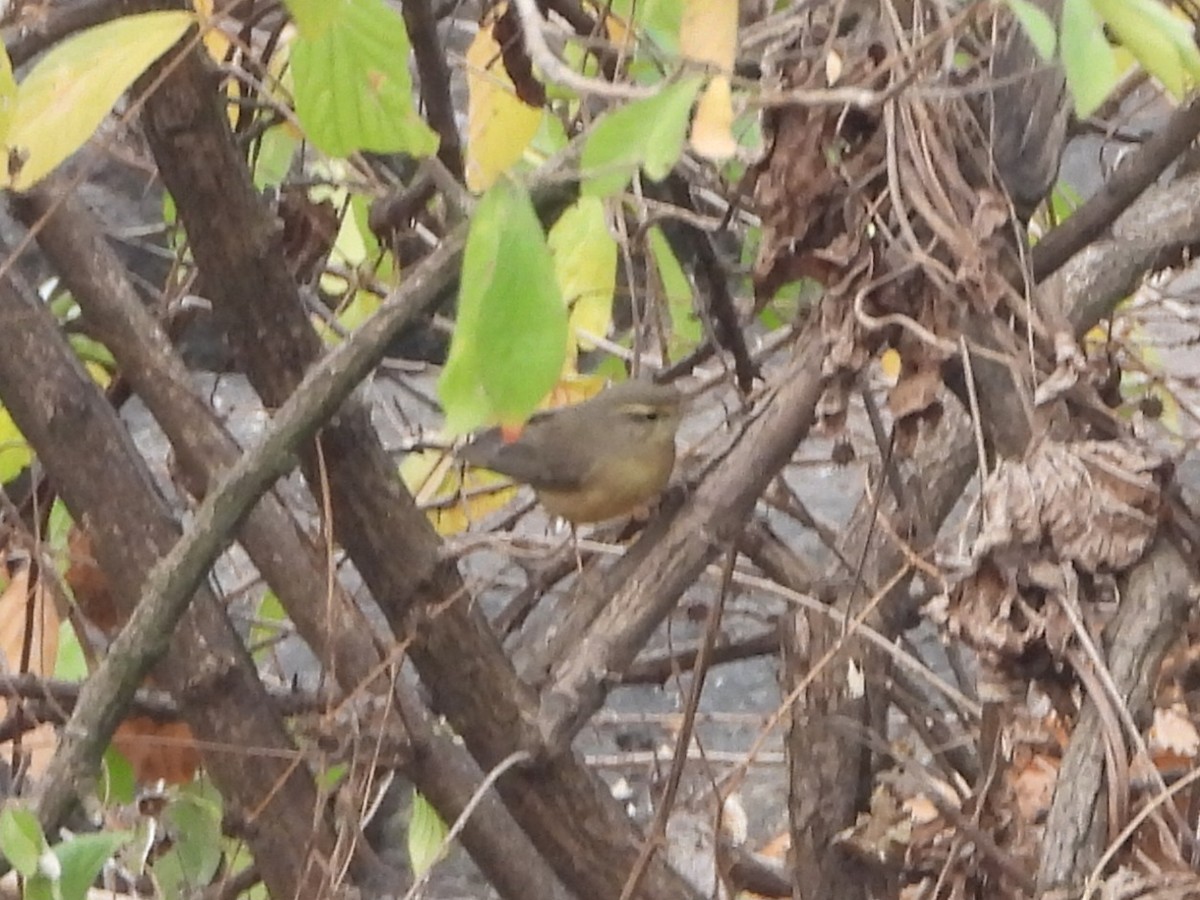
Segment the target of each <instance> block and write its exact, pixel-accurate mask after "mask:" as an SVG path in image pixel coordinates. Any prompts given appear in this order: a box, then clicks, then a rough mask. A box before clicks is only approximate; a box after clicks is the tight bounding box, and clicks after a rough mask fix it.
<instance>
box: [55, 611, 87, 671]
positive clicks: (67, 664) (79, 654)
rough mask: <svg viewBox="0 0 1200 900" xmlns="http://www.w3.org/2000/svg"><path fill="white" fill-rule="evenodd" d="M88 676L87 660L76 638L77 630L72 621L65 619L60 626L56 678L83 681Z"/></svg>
mask: <svg viewBox="0 0 1200 900" xmlns="http://www.w3.org/2000/svg"><path fill="white" fill-rule="evenodd" d="M87 674H88V670H87V660H86V659H85V658H84V656H83V647H81V646H80V644H79V638H77V637H76V636H75V628H74V626H73V625H71V621H70V619H63V620H62V622H60V623H59V625H58V654H57V655H56V656H55V658H54V677H55V678H59V679H61V680H63V681H83V679H85V678H87Z"/></svg>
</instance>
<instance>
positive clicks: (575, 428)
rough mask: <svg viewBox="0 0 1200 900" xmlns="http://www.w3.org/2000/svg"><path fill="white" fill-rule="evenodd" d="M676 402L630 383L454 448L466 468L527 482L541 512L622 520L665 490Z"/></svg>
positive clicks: (674, 394)
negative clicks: (508, 434)
mask: <svg viewBox="0 0 1200 900" xmlns="http://www.w3.org/2000/svg"><path fill="white" fill-rule="evenodd" d="M682 417H683V397H682V395H681V394H680V393H679V391H678V389H676V388H674V387H671V386H670V385H656V384H651V383H650V382H646V381H636V380H630V381H626V382H622V383H621V384H618V385H616V386H615V387H611V388H609V389H608V390H606V391H602V392H601V393H599V394H597V395H596V396H595V397H592V398H591V399H589V400H585V401H584V402H583V403H578V404H576V405H574V406H564V407H560V408H558V409H552V410H547V411H545V412H540V413H537V414H535V415H534V416H533V417H532V418H531V419H530V420H529V421H528V422H527V423H526V424H525V427H524V428H523V429H522V431H521V434H520V436H519V437H518V438H517V439H516V440H514V441H510V442H507V443H506V442H505V441H504V439H503V437H502V436H501V434H500V431H499V429H495V428H493V429H489V430H488V431H484V432H481V433H480V434H478V435H477V436H476V437H475V439H474V440H473V441H472V442H471V443H470V444H468V445H467V446H466V447H464V448H463V449H462V450H461V451H459V454H458V455H459V457H460V458H461V459H463V460H464V461H466V462H467V463H470V464H471V465H473V466H479V467H481V468H485V469H491V470H492V471H493V472H499V473H500V474H501V475H507V476H508V477H509V478H512V479H513V480H514V481H519V482H522V483H524V484H528V485H529V486H530V487H532V488H533V489H534V491H535V492H536V493H537V495H538V499H539V500H540V501H541V503H542V505H543V506H545V507H546V509H547V511H549V512H550V513H552V514H553V515H556V516H561V517H562V518H564V519H566V520H568V521H569V522H572V523H574V524H580V523H583V522H600V521H603V520H605V519H612V518H615V517H617V516H622V515H626V514H628V513H630V512H633V511H634V510H636V509H638V508H639V507H642V506H644V505H646V504H647V503H649V502H650V501H651V500H653V499H654V498H655V497H657V496H658V495H659V494H660V493H661V492H662V490H663V488H665V487H666V485H667V482H668V480H670V477H671V470H672V469H673V468H674V466H675V432H676V431H677V430H678V428H679V422H680V420H681V419H682Z"/></svg>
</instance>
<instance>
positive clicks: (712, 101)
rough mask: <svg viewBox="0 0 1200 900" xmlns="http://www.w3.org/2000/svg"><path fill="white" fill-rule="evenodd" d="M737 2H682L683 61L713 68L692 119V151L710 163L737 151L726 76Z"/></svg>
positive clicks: (733, 45)
mask: <svg viewBox="0 0 1200 900" xmlns="http://www.w3.org/2000/svg"><path fill="white" fill-rule="evenodd" d="M737 31H738V4H737V0H685V3H684V8H683V20H682V21H681V22H680V24H679V46H680V49H681V50H682V52H683V55H684V57H685V58H687V59H690V60H694V61H695V62H699V63H705V64H706V65H709V66H712V67H714V68H716V70H717V74H716V75H715V76H714V77H713V79H712V81H711V82H709V85H708V87H707V88H705V89H704V93H702V94H701V95H700V100H699V101H698V102H697V103H696V114H695V117H694V118H693V119H692V137H691V144H692V149H693V150H695V151H696V152H697V153H699V154H700V155H701V156H704V157H707V158H708V159H713V160H722V159H729V158H730V157H731V156H733V154H734V151H735V150H737V141H735V140H734V137H733V130H732V129H733V99H732V94H731V92H730V86H729V75H730V74H731V73H732V72H733V56H734V52H735V50H736V48H737Z"/></svg>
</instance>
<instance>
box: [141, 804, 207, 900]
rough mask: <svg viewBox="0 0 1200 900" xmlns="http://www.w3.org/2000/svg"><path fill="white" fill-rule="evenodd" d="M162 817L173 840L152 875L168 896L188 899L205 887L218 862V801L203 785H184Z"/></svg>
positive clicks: (155, 864)
mask: <svg viewBox="0 0 1200 900" xmlns="http://www.w3.org/2000/svg"><path fill="white" fill-rule="evenodd" d="M163 818H164V820H165V821H166V823H167V828H168V831H169V834H170V836H171V838H172V840H173V842H174V843H173V844H172V846H171V849H170V851H168V852H167V853H166V854H164V855H163V856H162V857H160V858H159V859H158V860H157V861H155V863H154V875H155V877H156V879H157V880H158V883H159V885H160V886H161V887H162V889H163V893H164V895H165V896H168V897H180V896H184V895H185V894H186V895H187V896H191V891H193V890H194V889H196V888H200V887H203V886H204V885H206V884H208V883H209V882H210V881H211V880H212V877H213V875H214V874H215V873H216V871H217V867H218V866H219V865H220V862H221V798H220V795H219V794H217V792H216V790H215V789H214V788H213V787H212V786H211V785H208V784H206V783H204V782H195V783H193V784H190V785H187V786H186V787H185V788H183V790H182V791H181V792H180V796H179V797H178V798H177V799H176V800H174V801H173V802H172V803H171V804H170V805H169V806H168V807H167V809H166V812H165V813H164V814H163Z"/></svg>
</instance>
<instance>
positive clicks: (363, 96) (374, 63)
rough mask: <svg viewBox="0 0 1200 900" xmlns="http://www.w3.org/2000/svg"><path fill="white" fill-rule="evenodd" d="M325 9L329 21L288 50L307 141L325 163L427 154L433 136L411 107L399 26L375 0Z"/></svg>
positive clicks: (356, 0)
mask: <svg viewBox="0 0 1200 900" xmlns="http://www.w3.org/2000/svg"><path fill="white" fill-rule="evenodd" d="M329 6H331V7H335V8H336V10H337V15H336V17H335V18H334V19H333V20H332V21H330V22H328V23H327V25H326V27H324V28H322V29H321V30H320V31H319V32H317V33H315V34H306V33H304V31H301V33H300V35H299V37H297V39H296V40H295V42H294V43H293V45H292V56H291V61H292V79H293V82H294V84H295V95H296V116H297V118H299V120H300V124H301V125H303V126H304V132H305V134H306V135H307V136H308V138H309V140H311V141H312V142H313V143H314V144H316V145H317V147H319V148H320V149H321V150H323V151H325V152H326V153H328V154H329V155H330V156H346V155H348V154H350V153H352V152H354V151H355V150H369V151H373V152H376V153H410V154H412V155H413V156H428V155H429V154H431V153H433V151H434V150H436V149H437V146H438V140H437V136H436V135H435V134H434V133H433V132H432V131H431V130H430V129H429V127H428V126H427V125H426V124H425V123H424V121H422V119H421V117H420V116H419V115H418V114H417V110H416V107H415V106H414V105H413V92H412V79H411V77H410V76H409V72H408V56H409V42H408V33H407V32H406V31H405V29H404V20H403V19H401V18H400V16H399V15H398V14H397V13H395V12H393V11H392V10H391V9H389V8H388V7H387V6H385V5H384V3H383V0H343V2H341V3H337V4H334V3H330V4H329Z"/></svg>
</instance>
